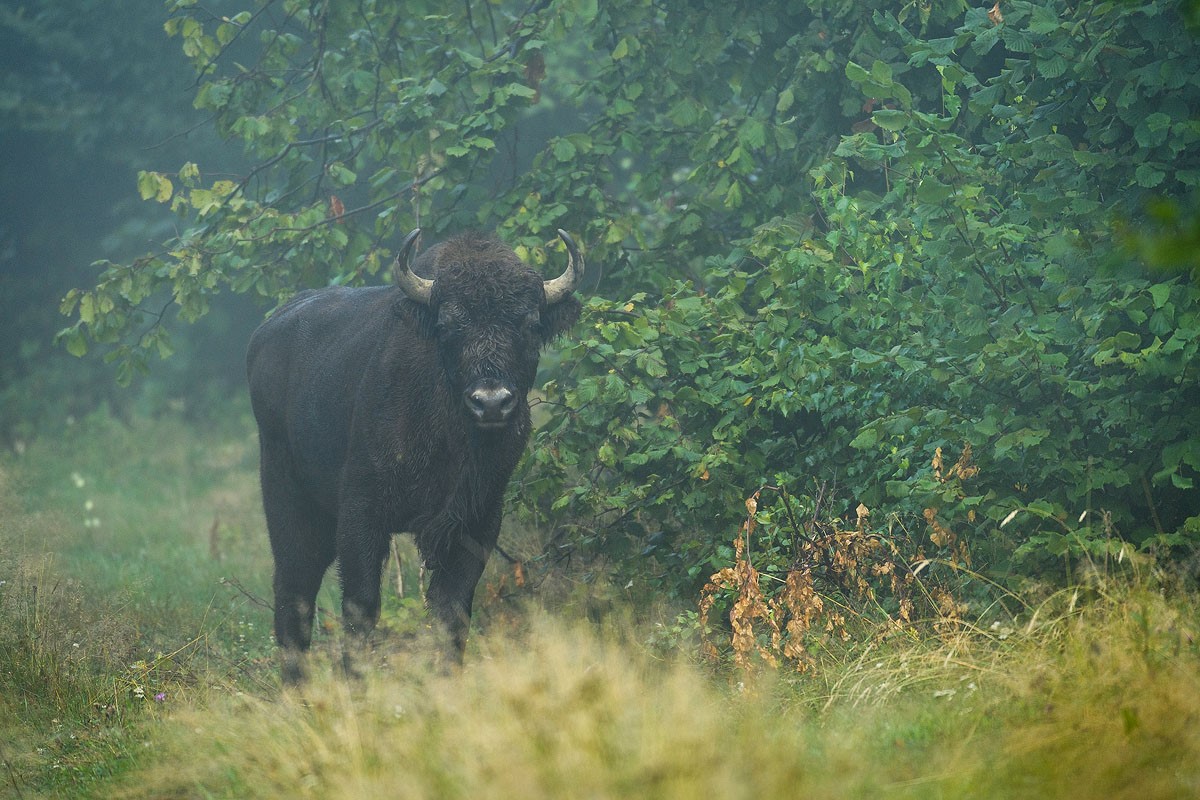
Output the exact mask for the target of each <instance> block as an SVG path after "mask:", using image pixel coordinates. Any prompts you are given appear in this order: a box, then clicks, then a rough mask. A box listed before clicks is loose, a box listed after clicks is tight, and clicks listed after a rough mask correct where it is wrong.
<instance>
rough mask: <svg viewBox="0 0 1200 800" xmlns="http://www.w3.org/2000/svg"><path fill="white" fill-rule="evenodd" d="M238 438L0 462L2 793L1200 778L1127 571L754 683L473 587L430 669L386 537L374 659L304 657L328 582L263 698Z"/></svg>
mask: <svg viewBox="0 0 1200 800" xmlns="http://www.w3.org/2000/svg"><path fill="white" fill-rule="evenodd" d="M256 459H257V450H256V446H255V441H254V438H253V434H252V432H251V427H250V424H249V422H248V420H246V419H245V418H244V416H242V417H237V418H233V419H230V420H229V421H228V423H227V424H225V425H224V426H221V427H219V428H215V429H214V428H212V427H211V426H210V427H208V428H206V429H204V430H198V429H196V428H193V427H189V425H188V424H187V423H185V422H183V421H182V420H179V419H173V418H168V419H161V420H156V421H139V422H137V423H135V424H134V425H132V426H125V425H122V424H119V423H116V422H113V421H110V420H108V419H106V418H95V419H89V420H84V421H81V422H78V423H76V424H74V425H71V426H67V427H65V428H64V429H63V430H62V431H61V432H60V433H59V434H58V435H54V436H46V437H43V438H42V439H39V440H37V441H36V442H33V443H31V444H29V445H28V446H26V447H23V448H20V451H19V452H17V451H13V452H9V453H7V454H5V455H3V456H0V796H11V797H17V798H31V797H70V798H75V797H131V798H159V797H197V798H202V797H203V798H207V797H220V798H244V797H282V796H288V797H312V798H340V797H363V798H373V797H403V798H425V797H428V798H442V797H467V796H472V797H520V798H561V797H590V798H605V797H662V798H694V797H701V796H712V797H722V798H725V797H732V798H738V797H745V798H772V797H817V798H823V797H828V798H842V797H861V798H875V797H898V798H910V797H911V798H918V797H919V798H1138V800H1149V799H1150V798H1194V797H1200V600H1198V598H1197V596H1196V594H1195V592H1194V590H1189V589H1187V588H1185V587H1183V586H1182V585H1176V584H1169V585H1168V586H1166V587H1164V585H1163V582H1162V581H1161V580H1159V579H1158V578H1157V577H1155V576H1154V575H1152V574H1150V570H1149V569H1148V567H1147V568H1145V569H1144V571H1143V573H1142V574H1140V575H1138V574H1134V575H1133V576H1132V577H1130V576H1123V577H1120V578H1117V577H1102V578H1100V579H1097V580H1096V581H1094V582H1093V583H1092V584H1089V586H1088V587H1086V588H1084V587H1079V588H1075V589H1068V590H1064V591H1061V592H1058V593H1055V594H1054V595H1052V596H1050V597H1049V598H1043V599H1041V600H1039V602H1037V603H1036V604H1032V605H1030V606H1029V607H1028V608H1027V609H1026V611H1025V612H1023V613H1022V614H1021V615H1020V616H1019V617H1018V618H1017V619H1014V620H1012V621H1011V622H1010V623H1006V624H1001V625H997V626H995V627H989V628H987V629H975V628H972V627H971V626H970V625H969V624H963V625H959V626H957V627H954V628H952V629H943V630H940V631H932V630H930V631H923V632H922V631H919V630H914V631H911V632H909V633H907V634H897V635H892V636H890V637H882V636H878V637H866V638H865V639H864V642H866V643H863V644H852V645H849V646H845V647H839V648H829V649H828V650H827V651H825V652H824V654H823V655H822V656H821V657H820V658H819V659H818V663H817V665H816V669H814V670H812V671H810V672H808V673H805V674H804V675H795V674H789V673H786V672H777V673H763V674H760V675H759V676H758V677H757V678H756V679H754V680H749V679H740V678H739V677H738V676H737V675H733V674H732V673H730V672H728V671H726V670H720V669H714V668H712V667H710V666H704V665H701V664H700V663H699V662H698V660H697V658H696V654H695V652H694V650H693V649H692V648H690V647H688V646H686V645H685V643H686V642H687V641H688V639H687V637H683V636H674V637H673V636H671V635H666V634H664V632H663V629H662V628H660V627H658V626H656V624H655V622H656V620H660V619H670V618H671V617H672V616H673V615H672V613H671V611H672V610H670V609H666V610H663V609H641V608H622V607H620V606H619V605H618V606H616V607H615V608H613V610H612V611H611V612H610V614H609V615H608V616H607V617H606V618H605V619H603V620H602V621H600V622H599V623H597V622H594V621H592V622H589V621H588V618H587V615H585V614H583V613H581V612H580V611H579V610H577V606H578V605H579V604H578V603H575V602H568V601H563V600H561V599H560V598H564V597H568V598H569V597H570V596H571V593H570V592H568V591H562V590H561V589H559V590H556V591H555V592H553V593H550V592H546V593H543V594H542V595H539V594H536V593H533V594H531V595H530V596H529V597H528V598H527V599H526V600H525V601H524V603H523V604H520V605H517V604H514V603H513V602H512V601H511V600H504V599H497V598H496V595H497V593H496V592H488V591H486V590H485V591H483V592H481V594H482V595H483V596H484V602H483V608H481V613H480V619H479V624H478V625H477V626H476V630H475V633H474V636H473V639H472V643H471V646H470V649H469V653H468V659H467V666H466V667H465V669H464V670H463V671H462V672H461V673H459V674H452V675H446V674H443V673H442V672H441V671H440V670H438V669H435V668H431V665H430V662H429V659H428V657H427V655H426V650H425V648H424V647H423V646H422V644H423V643H422V636H421V633H420V632H421V630H422V629H423V627H424V621H423V615H422V612H421V611H420V608H419V602H418V601H417V600H416V599H415V595H416V594H417V591H416V584H417V575H416V572H415V569H414V568H413V561H412V557H411V551H410V550H408V549H407V548H402V552H403V553H406V554H407V555H406V558H405V559H404V564H405V566H404V569H403V572H404V578H405V586H406V588H405V590H404V596H402V595H400V594H399V593H398V592H397V589H396V586H395V580H394V574H390V575H389V577H388V586H389V594H388V597H387V600H386V603H387V607H386V608H387V610H386V612H385V622H386V623H387V627H389V628H390V629H391V635H390V637H389V638H388V639H387V640H386V644H385V646H382V647H381V648H380V655H379V659H378V660H379V661H380V662H384V661H386V663H380V664H377V665H376V666H374V667H373V668H371V669H368V670H367V674H366V677H365V678H364V679H363V680H361V681H353V682H347V681H345V680H344V679H342V678H341V677H339V676H338V675H337V674H336V673H335V671H334V670H333V669H332V668H331V667H330V664H331V663H332V662H333V661H335V660H336V659H335V656H336V652H337V647H336V642H337V635H336V630H337V626H336V620H335V619H334V618H333V614H332V610H333V609H336V608H337V606H338V602H337V597H336V592H334V591H333V589H332V587H330V588H327V589H325V590H324V591H323V593H322V596H321V598H320V600H319V604H320V606H321V607H322V616H321V620H320V623H321V624H320V631H319V635H318V640H319V641H318V648H317V655H316V658H315V660H314V662H315V663H314V677H313V680H312V681H311V682H310V683H309V684H308V685H307V686H306V687H305V688H304V689H303V690H302V691H301V692H296V693H290V694H282V693H281V692H280V690H279V687H278V685H277V681H276V677H275V667H274V664H273V661H272V653H273V645H272V643H271V638H270V612H269V610H268V609H267V608H266V607H265V606H264V605H263V604H264V603H265V602H267V601H269V597H270V589H269V587H270V559H269V554H268V551H267V546H266V536H265V532H264V529H263V522H262V517H261V513H260V511H259V508H258V489H257V479H256V475H255V467H256ZM500 569H501V568H500V566H497V568H496V570H495V571H493V573H492V574H491V575H490V576H489V577H487V578H485V581H488V582H490V583H491V584H493V585H496V584H498V583H499V580H500ZM329 582H330V583H331V584H332V583H334V582H333V581H332V580H330V581H329ZM551 594H552V595H553V597H554V598H555V600H553V601H551V600H550V599H549V597H550V596H551ZM651 642H653V644H651ZM664 642H665V643H666V644H667V645H670V644H672V643H674V644H675V646H674V647H670V646H666V647H664Z"/></svg>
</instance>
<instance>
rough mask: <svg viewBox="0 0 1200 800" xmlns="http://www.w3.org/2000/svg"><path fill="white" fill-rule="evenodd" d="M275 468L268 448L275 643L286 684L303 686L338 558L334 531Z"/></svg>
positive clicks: (265, 458) (265, 461) (265, 459)
mask: <svg viewBox="0 0 1200 800" xmlns="http://www.w3.org/2000/svg"><path fill="white" fill-rule="evenodd" d="M275 463H276V460H275V459H273V458H271V457H270V454H269V453H268V451H267V448H265V447H264V448H263V475H262V478H263V481H262V484H263V507H264V509H265V511H266V516H267V530H268V532H269V534H270V538H271V554H272V556H273V557H274V560H275V581H274V588H275V609H274V610H275V620H274V622H275V640H276V642H277V643H278V644H279V648H280V656H281V670H282V677H283V681H284V683H298V682H299V681H300V680H302V679H303V663H304V658H303V656H304V653H305V651H307V650H308V648H309V646H310V644H311V643H312V628H313V619H314V616H315V614H316V609H317V592H318V591H319V590H320V588H321V580H322V579H323V578H324V577H325V572H326V570H328V569H329V565H330V564H332V563H333V560H334V556H335V555H336V549H335V545H334V530H333V528H334V526H333V523H331V522H330V521H329V520H328V519H327V518H326V517H325V515H323V514H322V513H321V512H320V511H319V510H317V509H316V508H315V507H313V506H312V504H311V503H310V502H308V501H307V500H306V499H305V498H303V497H302V496H301V495H300V493H299V492H298V491H296V490H295V489H294V484H293V483H292V482H291V481H290V480H289V479H288V477H287V476H286V474H285V473H283V472H281V471H278V470H276V469H275V468H274V467H275Z"/></svg>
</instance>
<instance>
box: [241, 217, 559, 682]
mask: <svg viewBox="0 0 1200 800" xmlns="http://www.w3.org/2000/svg"><path fill="white" fill-rule="evenodd" d="M416 233H417V232H416V231H414V232H413V235H411V236H410V239H409V241H408V242H406V253H407V245H408V244H409V243H410V242H411V241H412V240H413V239H415V236H416ZM562 235H563V238H564V241H565V242H567V244H568V247H569V249H570V251H571V253H572V256H573V259H572V266H574V267H577V268H578V270H579V273H580V274H581V272H582V260H579V261H578V263H576V260H575V257H576V256H577V255H578V254H577V252H576V251H575V249H574V244H573V242H571V241H570V237H568V236H566V235H565V234H562ZM405 260H406V259H405ZM400 262H401V259H397V265H396V271H397V281H398V282H399V283H400V285H401V286H404V285H405V284H404V280H403V279H404V272H408V277H409V279H410V280H412V279H413V276H414V275H415V276H420V277H424V278H428V279H432V284H431V285H430V284H429V283H428V281H425V282H424V284H425V286H426V294H425V295H424V296H419V297H417V299H413V296H412V295H411V293H410V291H409V289H408V288H405V289H403V290H402V289H401V288H400V287H398V286H380V287H370V288H340V287H335V288H328V289H320V290H316V291H307V292H303V293H302V294H300V295H298V296H296V297H295V298H294V299H293V300H291V301H290V302H288V303H287V304H286V305H284V306H283V307H282V308H280V309H279V310H278V312H277V313H275V314H274V315H273V316H272V317H271V318H270V319H268V320H267V321H266V322H264V323H263V324H262V325H261V326H260V327H259V328H258V329H257V330H256V331H255V332H254V334H253V336H252V337H251V339H250V346H249V353H248V356H247V372H248V377H249V383H250V399H251V403H252V406H253V409H254V416H255V419H256V420H257V422H258V428H259V439H260V444H261V455H262V465H261V477H262V492H263V505H264V509H265V511H266V518H267V527H268V530H269V534H270V539H271V552H272V554H273V556H274V561H275V581H274V588H275V636H276V639H277V641H278V643H279V646H280V648H281V650H282V654H283V674H284V678H285V680H287V681H295V680H298V679H299V678H300V677H301V667H302V661H301V656H302V654H303V652H304V651H305V650H307V649H308V647H309V643H310V641H311V636H312V623H313V613H314V609H315V603H316V596H317V590H318V589H319V588H320V585H321V580H322V577H323V576H324V574H325V572H326V570H327V569H328V567H329V565H330V564H331V563H333V561H334V560H335V559H336V560H337V562H338V574H339V578H340V581H341V588H342V614H343V619H344V623H345V625H346V628H347V630H348V631H349V632H350V633H351V634H352V636H354V637H365V636H366V635H367V634H369V633H370V632H371V630H372V629H373V628H374V627H375V624H376V622H377V620H378V618H379V607H380V581H381V574H382V567H383V563H384V560H385V557H386V555H387V553H388V549H389V539H390V537H391V535H392V534H394V533H398V532H410V533H412V534H413V535H414V536H415V538H416V543H417V547H418V549H419V551H420V554H421V557H422V559H423V561H424V563H425V565H426V567H427V568H428V569H429V570H430V578H429V588H428V592H427V597H426V601H427V603H428V606H429V608H430V610H431V612H432V613H433V615H434V616H435V618H437V619H438V620H440V622H441V623H442V624H443V625H444V626H445V628H446V630H447V631H448V632H449V635H450V642H451V654H452V657H454V658H456V659H461V656H462V651H463V647H464V645H465V642H466V636H467V631H468V628H469V624H470V616H471V604H472V599H473V597H474V593H475V586H476V584H477V583H478V581H479V578H480V575H481V574H482V573H483V568H484V565H485V563H486V562H487V559H488V556H489V554H490V553H491V551H492V549H493V548H494V546H495V544H496V538H497V535H498V532H499V528H500V516H501V507H502V502H503V496H504V491H505V487H506V485H507V483H508V480H509V477H510V476H511V474H512V471H513V469H514V467H515V466H516V464H517V460H518V459H519V458H520V457H521V453H522V452H523V450H524V448H525V445H526V442H527V440H528V438H529V433H530V418H529V406H528V404H527V402H526V400H525V397H526V394H527V393H528V391H529V389H530V388H531V387H532V385H533V381H534V377H535V374H536V371H537V363H538V353H539V350H540V348H541V347H542V346H543V345H545V344H547V343H548V342H549V341H550V340H551V339H552V338H553V337H555V336H556V335H558V334H559V333H562V332H563V331H565V330H566V329H567V328H569V327H570V326H571V324H572V323H574V321H575V319H576V318H577V317H578V315H579V309H580V305H579V301H578V300H576V299H575V298H574V297H573V296H572V295H571V289H572V288H573V281H572V285H569V286H567V288H566V291H565V293H563V292H562V291H561V288H560V291H559V292H558V293H559V294H562V295H563V296H562V297H561V299H559V300H558V302H555V303H553V304H548V303H547V302H546V292H547V291H548V290H549V285H550V282H546V283H545V284H544V283H543V279H542V277H541V276H540V275H538V274H537V273H536V272H534V271H533V270H532V269H530V268H529V267H528V266H526V265H525V264H524V263H522V262H521V261H520V260H519V259H518V258H517V256H516V254H515V253H514V252H513V251H512V250H511V249H510V248H509V247H508V246H507V245H505V244H503V243H502V242H500V241H499V240H498V239H496V238H494V237H491V236H486V235H482V234H467V235H462V236H459V237H457V238H454V239H451V240H448V241H446V242H444V243H442V244H440V245H436V246H434V247H432V248H430V249H429V250H428V251H427V252H426V253H424V254H423V255H422V256H421V258H420V259H418V260H417V262H416V263H415V264H414V265H413V267H412V270H411V272H409V271H408V267H407V264H404V265H401V263H400ZM402 270H403V272H402ZM570 271H571V267H568V272H570ZM564 275H565V273H564ZM417 280H418V281H419V278H417ZM544 286H545V288H544Z"/></svg>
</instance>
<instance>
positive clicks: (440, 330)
mask: <svg viewBox="0 0 1200 800" xmlns="http://www.w3.org/2000/svg"><path fill="white" fill-rule="evenodd" d="M419 234H420V229H417V230H414V231H413V232H412V233H410V234H409V235H408V236H407V237H406V238H405V240H404V245H403V247H402V249H401V252H400V255H398V256H397V257H396V262H395V264H394V265H393V267H392V271H393V274H394V276H395V280H396V284H397V285H398V286H399V287H400V289H402V290H403V292H404V295H405V297H406V301H405V303H404V305H405V308H406V311H407V313H408V314H411V315H412V316H413V317H414V318H415V321H416V323H417V328H418V330H420V331H421V333H422V334H423V335H424V336H426V337H429V338H433V339H435V340H436V342H437V349H438V353H439V358H440V360H441V366H442V370H443V372H444V374H445V376H446V378H447V380H448V382H449V385H450V387H451V389H452V390H453V391H456V392H458V393H459V394H460V395H461V397H462V402H463V406H462V407H463V410H464V412H465V413H466V414H467V416H468V418H469V419H470V420H471V421H472V422H473V423H474V424H475V426H476V427H477V428H478V429H480V430H484V431H498V430H502V429H504V428H505V427H507V426H508V424H509V422H510V421H512V420H513V419H514V418H515V417H514V412H515V411H516V410H517V409H518V408H520V407H523V404H524V398H525V395H526V394H527V393H528V392H529V390H530V388H531V387H532V386H533V381H534V377H535V375H536V373H537V362H538V352H539V351H540V349H541V347H542V346H543V345H544V344H546V343H547V342H549V341H550V340H551V339H553V338H554V337H555V336H557V335H558V334H560V333H562V332H563V331H565V330H566V329H567V328H569V327H570V326H571V324H572V323H574V321H575V320H576V318H577V317H578V316H579V308H580V305H579V301H578V300H576V299H575V297H574V296H573V294H572V293H573V291H574V289H575V287H576V286H577V285H578V283H579V280H580V278H581V277H582V276H583V269H584V265H583V258H582V257H581V256H580V254H579V249H578V248H577V247H576V246H575V242H574V241H573V240H572V239H571V237H570V236H569V235H568V234H567V233H566V231H562V230H560V231H559V232H558V235H559V237H560V238H561V239H562V241H563V243H564V244H565V245H566V247H567V268H566V270H565V271H564V272H563V273H562V274H561V275H559V276H558V277H557V278H554V279H553V280H543V279H542V277H541V276H540V275H538V274H537V273H536V272H535V271H534V270H532V269H531V268H530V267H529V266H527V265H526V264H525V263H524V262H522V261H521V260H520V259H519V258H517V254H516V253H514V252H513V250H512V248H510V247H508V245H506V244H504V243H503V242H501V241H500V240H499V239H497V238H495V237H494V236H488V235H484V234H478V233H470V234H464V235H461V236H458V237H455V238H453V239H450V240H448V241H445V242H442V243H441V244H437V245H434V246H433V247H431V248H429V250H427V251H426V252H425V253H423V254H422V255H421V257H420V258H418V259H417V260H416V262H415V263H412V264H410V263H409V254H410V253H411V251H412V248H413V245H414V243H415V242H416V239H417V237H418V235H419Z"/></svg>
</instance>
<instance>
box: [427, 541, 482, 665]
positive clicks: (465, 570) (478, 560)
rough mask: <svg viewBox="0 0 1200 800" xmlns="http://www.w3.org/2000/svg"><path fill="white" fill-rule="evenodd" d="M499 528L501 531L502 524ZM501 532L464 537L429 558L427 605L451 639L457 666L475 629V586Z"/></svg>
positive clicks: (451, 657) (452, 652)
mask: <svg viewBox="0 0 1200 800" xmlns="http://www.w3.org/2000/svg"><path fill="white" fill-rule="evenodd" d="M495 527H496V528H499V525H498V524H497V525H496V526H495ZM497 532H498V531H489V532H488V533H485V534H484V536H483V538H482V540H481V539H477V538H475V537H474V536H472V535H471V534H463V535H462V536H460V537H459V538H458V541H456V542H454V543H453V544H451V545H449V546H447V547H445V548H443V549H442V550H441V552H439V553H438V555H437V557H436V558H435V559H429V564H430V566H431V567H432V571H431V575H430V578H429V591H428V592H427V593H426V603H427V604H428V606H429V610H430V612H432V613H433V616H434V617H435V618H436V619H437V620H438V622H440V623H441V625H442V626H443V628H444V629H445V631H446V633H447V634H448V636H449V653H448V655H449V657H450V659H451V661H452V662H453V663H454V664H461V663H462V658H463V652H464V650H465V649H466V646H467V634H468V632H469V631H470V629H471V606H472V604H473V602H474V599H475V587H476V585H478V583H479V578H480V577H481V576H482V575H483V568H484V567H485V566H486V565H487V560H488V556H489V555H490V553H491V550H492V547H493V545H494V544H495V542H496V533H497Z"/></svg>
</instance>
